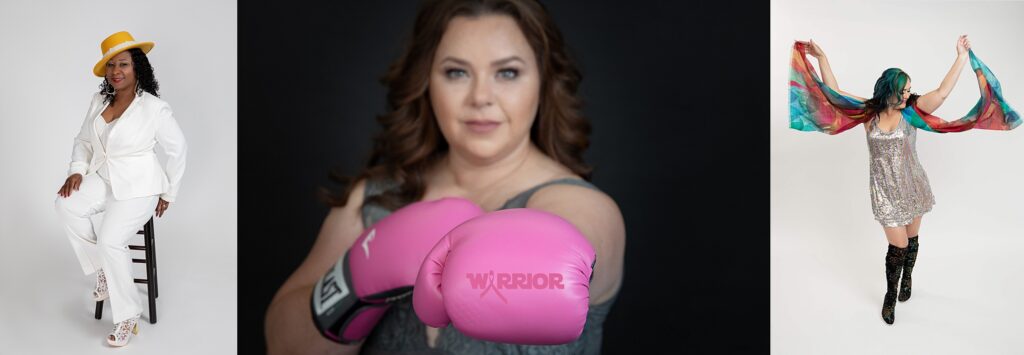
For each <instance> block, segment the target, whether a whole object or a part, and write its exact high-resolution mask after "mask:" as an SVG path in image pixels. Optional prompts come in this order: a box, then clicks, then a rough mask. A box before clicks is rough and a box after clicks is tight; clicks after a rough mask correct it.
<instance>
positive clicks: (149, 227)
mask: <svg viewBox="0 0 1024 355" xmlns="http://www.w3.org/2000/svg"><path fill="white" fill-rule="evenodd" d="M144 234H145V235H144V237H145V239H146V241H145V242H146V298H149V323H150V324H156V269H155V268H154V266H155V265H156V261H155V260H153V255H155V254H156V253H155V252H154V251H153V219H152V218H150V219H149V222H146V228H145V229H144Z"/></svg>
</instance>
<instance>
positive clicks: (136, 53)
mask: <svg viewBox="0 0 1024 355" xmlns="http://www.w3.org/2000/svg"><path fill="white" fill-rule="evenodd" d="M128 53H131V55H132V67H133V68H134V69H135V81H136V82H137V83H138V86H137V89H136V90H138V91H137V92H136V94H142V92H143V91H145V92H148V93H149V94H150V95H153V96H156V97H160V93H159V92H158V91H160V83H158V82H157V81H156V76H154V75H153V66H152V65H150V64H149V58H147V57H146V53H145V52H143V51H142V50H141V49H138V48H132V49H129V50H128ZM100 93H101V94H103V103H108V102H109V103H113V102H114V86H113V85H110V83H109V82H107V78H103V82H102V83H100Z"/></svg>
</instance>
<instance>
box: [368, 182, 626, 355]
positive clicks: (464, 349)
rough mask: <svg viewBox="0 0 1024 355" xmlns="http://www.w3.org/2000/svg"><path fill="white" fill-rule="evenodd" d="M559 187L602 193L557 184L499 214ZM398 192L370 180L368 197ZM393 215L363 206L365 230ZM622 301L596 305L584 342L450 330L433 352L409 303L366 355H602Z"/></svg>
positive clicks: (393, 312)
mask: <svg viewBox="0 0 1024 355" xmlns="http://www.w3.org/2000/svg"><path fill="white" fill-rule="evenodd" d="M554 184H567V185H577V186H583V187H588V188H591V189H594V190H597V187H596V186H594V185H592V184H590V183H588V182H586V181H583V180H580V179H575V178H566V179H558V180H552V181H548V182H545V183H543V184H540V185H537V186H534V187H532V188H530V189H528V190H526V191H523V192H521V193H519V194H518V195H516V196H515V197H512V198H511V199H509V200H508V201H507V202H505V204H504V205H503V206H502V207H501V208H499V209H501V210H504V209H509V208H523V207H526V202H527V201H528V200H529V199H530V196H532V195H533V194H534V193H535V192H537V190H540V189H542V188H544V187H546V186H549V185H554ZM394 186H395V184H394V183H392V182H381V181H372V180H368V181H367V183H366V189H365V191H364V194H365V196H373V195H377V194H380V193H382V192H384V191H387V190H388V189H390V188H393V187H394ZM390 213H391V210H388V209H386V208H383V207H381V206H378V205H374V204H364V205H363V206H362V214H363V226H364V228H365V227H366V226H370V225H373V224H374V223H376V222H377V221H378V220H380V219H381V218H384V217H385V216H387V215H388V214H390ZM617 297H618V293H617V292H616V295H615V296H612V298H611V299H609V300H608V301H605V302H603V303H601V304H596V305H590V308H589V311H588V312H587V322H586V324H585V325H584V326H583V333H582V334H581V335H580V337H579V338H578V339H576V340H575V341H573V342H571V343H568V344H562V345H513V344H504V343H495V342H489V341H483V340H477V339H473V338H470V337H468V336H466V335H465V334H462V333H461V332H459V331H458V330H457V329H455V328H454V327H452V326H451V325H449V326H448V327H446V328H443V329H441V330H440V332H439V333H440V334H439V335H438V337H437V344H435V347H433V348H431V347H430V346H429V345H428V344H427V333H426V325H425V324H423V323H422V322H420V320H419V318H417V317H416V312H415V311H413V308H412V299H411V298H406V299H405V300H403V301H400V302H398V303H396V304H395V305H393V306H392V307H391V309H390V310H388V312H387V313H386V314H385V315H384V317H382V318H381V320H380V323H378V324H377V326H376V327H375V328H374V330H373V332H372V333H370V335H369V337H367V339H366V341H365V342H364V344H363V347H362V354H387V355H397V354H403V355H405V354H424V355H426V354H429V355H436V354H600V353H601V336H602V325H603V324H604V319H605V317H607V316H608V311H610V310H611V308H612V304H613V303H615V299H616V298H617Z"/></svg>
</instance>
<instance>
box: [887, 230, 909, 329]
mask: <svg viewBox="0 0 1024 355" xmlns="http://www.w3.org/2000/svg"><path fill="white" fill-rule="evenodd" d="M906 257H907V248H900V247H897V246H895V245H892V244H889V252H887V253H886V254H885V300H884V301H883V302H882V320H884V321H885V322H886V323H889V324H892V322H895V321H896V292H897V290H898V288H899V283H900V271H902V270H903V263H904V262H905V261H906Z"/></svg>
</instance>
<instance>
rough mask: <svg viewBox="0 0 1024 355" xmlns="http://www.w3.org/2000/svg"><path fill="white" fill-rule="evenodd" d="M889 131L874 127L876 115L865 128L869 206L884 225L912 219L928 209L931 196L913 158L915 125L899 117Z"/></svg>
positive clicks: (897, 224) (890, 225)
mask: <svg viewBox="0 0 1024 355" xmlns="http://www.w3.org/2000/svg"><path fill="white" fill-rule="evenodd" d="M899 121H900V122H899V124H897V125H896V128H894V129H893V130H892V131H891V132H885V131H883V130H882V129H881V128H880V127H878V117H877V116H876V117H875V118H873V119H872V122H871V129H869V130H868V133H867V139H868V150H869V151H870V160H871V163H870V168H871V172H870V183H871V209H872V211H873V212H874V214H875V220H877V221H878V222H879V223H881V224H882V225H883V226H885V227H899V226H904V225H908V224H910V223H911V222H913V220H914V218H915V217H917V216H921V215H923V214H925V213H927V212H929V211H931V209H932V205H934V204H935V197H934V196H932V190H931V187H930V186H929V185H928V176H927V175H926V174H925V172H924V169H923V168H922V167H921V163H920V162H919V161H918V159H917V149H916V148H915V143H916V140H917V134H916V131H917V129H916V128H914V127H913V126H911V125H909V124H908V123H907V121H906V120H905V119H903V118H900V120H899Z"/></svg>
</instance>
